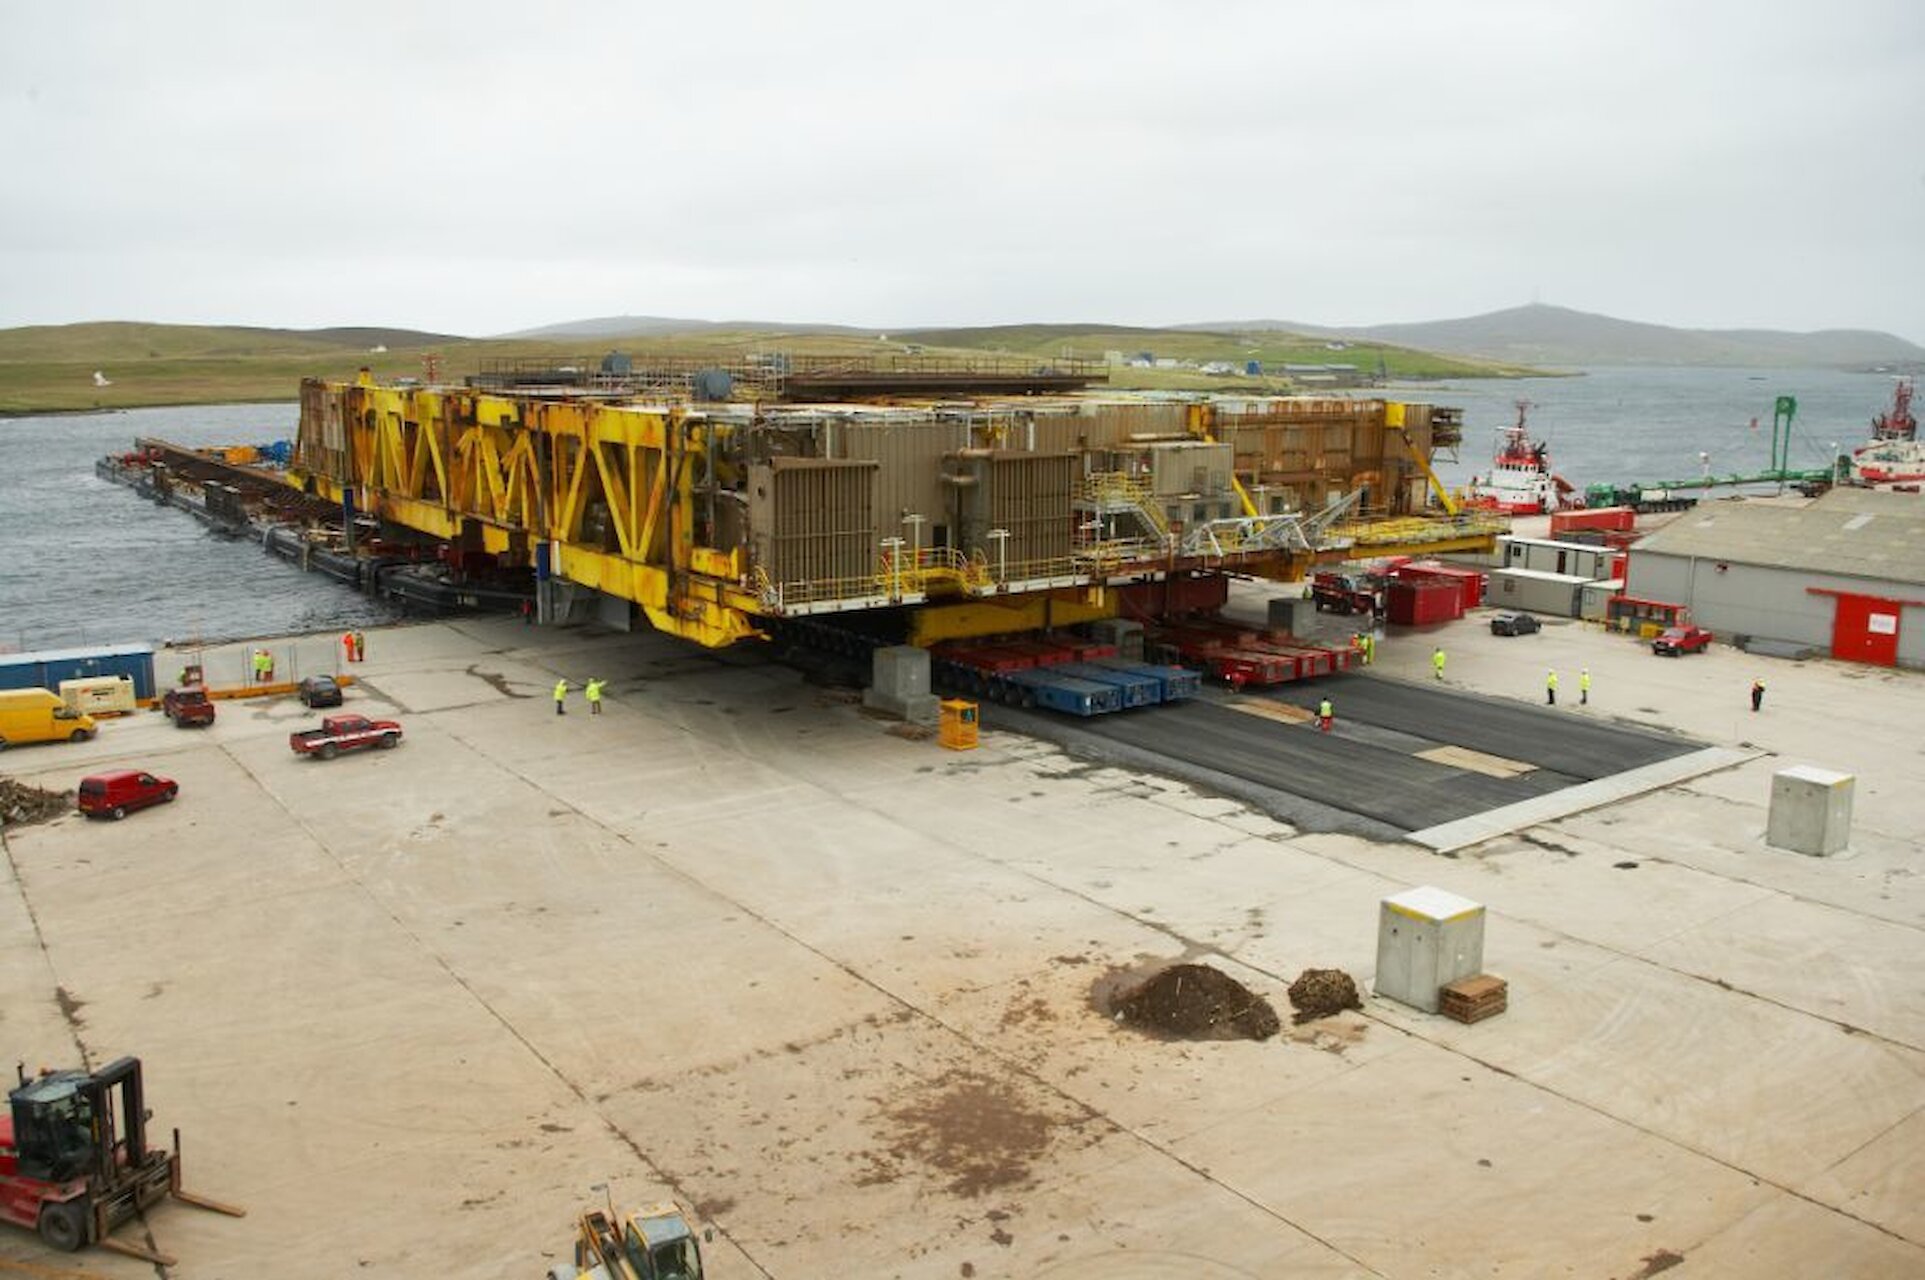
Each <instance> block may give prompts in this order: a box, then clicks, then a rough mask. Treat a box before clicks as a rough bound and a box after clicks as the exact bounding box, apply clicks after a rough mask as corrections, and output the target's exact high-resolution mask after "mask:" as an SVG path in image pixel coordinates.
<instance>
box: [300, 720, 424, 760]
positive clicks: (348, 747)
mask: <svg viewBox="0 0 1925 1280" xmlns="http://www.w3.org/2000/svg"><path fill="white" fill-rule="evenodd" d="M287 745H288V746H290V747H293V748H294V749H295V750H296V751H298V752H299V753H300V754H302V755H304V756H319V757H321V759H323V760H332V759H334V757H335V756H337V755H340V754H341V753H342V752H343V751H353V750H355V749H356V748H359V747H398V746H400V745H401V726H400V725H399V724H397V723H396V722H394V721H393V720H370V719H368V718H367V717H366V716H329V717H327V718H326V719H325V720H323V721H321V727H320V728H318V729H303V730H301V731H299V732H296V733H291V734H289V735H288V737H287Z"/></svg>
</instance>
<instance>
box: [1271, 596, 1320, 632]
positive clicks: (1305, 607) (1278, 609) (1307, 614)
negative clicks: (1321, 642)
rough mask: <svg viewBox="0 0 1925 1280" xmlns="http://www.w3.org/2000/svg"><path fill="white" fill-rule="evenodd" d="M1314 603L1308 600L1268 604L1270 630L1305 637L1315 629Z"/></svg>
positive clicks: (1279, 601)
mask: <svg viewBox="0 0 1925 1280" xmlns="http://www.w3.org/2000/svg"><path fill="white" fill-rule="evenodd" d="M1316 623H1317V606H1316V602H1315V601H1312V600H1309V599H1284V600H1272V601H1271V602H1270V629H1271V630H1272V631H1288V632H1289V633H1290V634H1291V635H1293V636H1307V635H1309V634H1310V633H1311V632H1313V631H1315V630H1316V629H1317V627H1316Z"/></svg>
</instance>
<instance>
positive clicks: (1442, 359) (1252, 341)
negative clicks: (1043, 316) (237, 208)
mask: <svg viewBox="0 0 1925 1280" xmlns="http://www.w3.org/2000/svg"><path fill="white" fill-rule="evenodd" d="M890 336H891V337H892V338H901V339H903V340H904V341H907V342H917V343H924V344H928V345H932V346H936V345H940V346H945V347H956V348H964V349H975V350H981V351H988V352H998V353H1009V354H1013V355H1024V356H1050V357H1064V358H1074V359H1083V360H1101V359H1103V358H1104V355H1105V354H1106V353H1107V352H1111V351H1120V352H1122V353H1123V357H1124V359H1126V360H1127V359H1129V358H1131V357H1133V356H1136V355H1138V354H1143V353H1147V354H1149V355H1151V356H1154V357H1156V358H1159V359H1165V358H1167V359H1174V360H1190V361H1195V362H1197V363H1199V364H1201V363H1207V362H1211V361H1220V362H1222V363H1225V364H1228V365H1230V366H1232V367H1233V368H1236V369H1239V370H1241V369H1242V368H1243V367H1244V365H1245V364H1246V363H1247V362H1249V361H1251V360H1258V361H1261V362H1262V363H1263V365H1264V367H1265V369H1266V370H1272V369H1274V368H1275V367H1277V366H1281V365H1285V364H1299V365H1312V364H1316V365H1327V364H1333V363H1334V364H1347V365H1353V366H1355V367H1356V368H1357V369H1359V370H1361V371H1362V372H1363V373H1364V374H1365V375H1372V374H1375V373H1376V372H1377V370H1378V368H1379V366H1380V365H1381V367H1382V368H1384V369H1385V370H1386V371H1387V372H1388V373H1389V374H1390V375H1391V376H1392V377H1393V378H1403V379H1421V378H1504V377H1519V376H1522V375H1525V374H1529V373H1535V372H1538V371H1537V370H1535V369H1531V368H1529V367H1527V366H1524V365H1521V364H1508V363H1499V362H1495V361H1490V360H1480V359H1464V358H1460V357H1454V356H1440V355H1437V354H1436V353H1434V352H1430V351H1420V350H1417V349H1414V348H1411V347H1404V346H1398V345H1396V344H1394V343H1388V342H1364V341H1344V342H1333V340H1331V339H1328V338H1323V337H1316V336H1312V335H1307V334H1301V333H1289V332H1282V331H1278V330H1274V329H1273V330H1262V329H1236V328H1223V329H1203V328H1194V329H1193V328H1181V329H1146V328H1133V327H1129V326H1124V325H1102V324H1022V325H989V326H985V327H982V328H975V329H916V330H911V331H909V332H906V333H901V334H892V335H890ZM1333 348H1334V349H1333ZM1136 372H1137V371H1134V370H1130V369H1123V370H1120V371H1117V376H1116V378H1115V379H1114V381H1116V382H1117V383H1119V384H1122V385H1127V384H1128V382H1129V380H1130V378H1131V377H1132V376H1133V375H1134V374H1135V373H1136ZM1148 372H1156V371H1154V370H1152V371H1148ZM1208 385H1210V386H1212V387H1219V388H1220V387H1222V386H1223V385H1224V384H1223V382H1222V380H1221V379H1215V380H1213V381H1211V382H1210V383H1209V384H1208Z"/></svg>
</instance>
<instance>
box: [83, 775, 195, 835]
mask: <svg viewBox="0 0 1925 1280" xmlns="http://www.w3.org/2000/svg"><path fill="white" fill-rule="evenodd" d="M179 794H180V783H178V782H175V781H174V780H173V779H172V778H163V777H161V776H160V775H159V774H155V773H148V772H147V771H146V770H145V769H114V770H110V771H109V772H107V773H90V774H88V775H87V776H86V777H84V778H82V779H81V780H80V789H79V791H77V792H76V793H75V805H76V807H77V808H79V810H80V812H81V813H82V814H84V815H85V816H87V817H89V818H102V817H105V818H112V819H114V820H115V821H116V822H118V821H119V820H120V819H122V818H124V817H126V816H127V815H128V814H129V813H132V812H133V811H134V810H135V809H145V808H146V807H147V806H148V805H150V804H166V803H167V802H168V801H170V800H172V799H173V798H174V797H175V796H177V795H179Z"/></svg>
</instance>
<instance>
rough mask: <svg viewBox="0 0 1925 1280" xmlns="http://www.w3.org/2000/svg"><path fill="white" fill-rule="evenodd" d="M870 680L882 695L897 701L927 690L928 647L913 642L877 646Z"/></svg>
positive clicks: (872, 686) (871, 684)
mask: <svg viewBox="0 0 1925 1280" xmlns="http://www.w3.org/2000/svg"><path fill="white" fill-rule="evenodd" d="M869 684H870V687H871V688H873V689H874V690H875V691H876V692H877V693H878V694H879V695H881V696H882V697H885V698H889V699H892V700H896V701H900V700H902V699H904V698H911V697H915V696H916V695H917V694H923V693H928V692H929V650H927V649H918V648H917V647H916V646H915V645H912V644H899V645H892V646H891V647H889V648H887V649H878V650H876V653H875V660H874V663H873V665H872V667H871V669H870V680H869Z"/></svg>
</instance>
